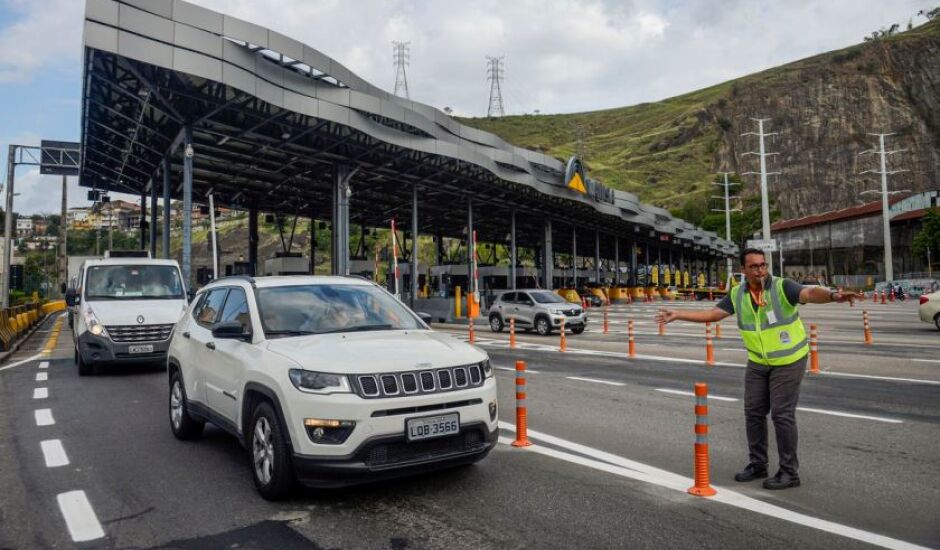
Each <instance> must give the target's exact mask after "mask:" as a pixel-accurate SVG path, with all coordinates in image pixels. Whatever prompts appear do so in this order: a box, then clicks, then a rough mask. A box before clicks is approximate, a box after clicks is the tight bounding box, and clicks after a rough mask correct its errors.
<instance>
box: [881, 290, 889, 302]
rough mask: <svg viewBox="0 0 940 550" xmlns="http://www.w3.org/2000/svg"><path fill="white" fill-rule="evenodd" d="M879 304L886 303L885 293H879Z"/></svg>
mask: <svg viewBox="0 0 940 550" xmlns="http://www.w3.org/2000/svg"><path fill="white" fill-rule="evenodd" d="M881 303H882V304H886V303H888V302H886V301H885V291H883V290H882V291H881Z"/></svg>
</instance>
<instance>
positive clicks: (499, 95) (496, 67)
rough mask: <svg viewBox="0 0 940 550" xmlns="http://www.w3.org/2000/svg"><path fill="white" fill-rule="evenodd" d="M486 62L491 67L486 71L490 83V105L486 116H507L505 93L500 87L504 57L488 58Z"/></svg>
mask: <svg viewBox="0 0 940 550" xmlns="http://www.w3.org/2000/svg"><path fill="white" fill-rule="evenodd" d="M486 62H487V64H488V65H489V67H487V69H486V79H487V80H488V81H489V82H490V105H489V107H487V109H486V116H487V117H493V116H505V114H506V112H505V110H504V109H503V92H502V89H501V87H500V83H501V82H502V80H503V56H499V57H490V56H487V57H486Z"/></svg>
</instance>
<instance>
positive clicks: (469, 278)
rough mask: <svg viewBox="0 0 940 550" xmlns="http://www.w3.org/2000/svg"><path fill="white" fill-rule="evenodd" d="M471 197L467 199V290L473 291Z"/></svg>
mask: <svg viewBox="0 0 940 550" xmlns="http://www.w3.org/2000/svg"><path fill="white" fill-rule="evenodd" d="M474 244H475V243H474V242H473V198H469V199H467V292H473V245H474Z"/></svg>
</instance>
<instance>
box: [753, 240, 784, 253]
mask: <svg viewBox="0 0 940 550" xmlns="http://www.w3.org/2000/svg"><path fill="white" fill-rule="evenodd" d="M747 247H748V248H756V249H758V250H763V251H764V252H776V251H777V239H750V240H748V241H747Z"/></svg>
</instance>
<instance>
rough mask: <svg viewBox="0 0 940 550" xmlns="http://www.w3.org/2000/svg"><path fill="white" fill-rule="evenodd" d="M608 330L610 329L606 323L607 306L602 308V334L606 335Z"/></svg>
mask: <svg viewBox="0 0 940 550" xmlns="http://www.w3.org/2000/svg"><path fill="white" fill-rule="evenodd" d="M609 328H610V327H609V325H608V323H607V306H604V334H607V331H608V330H609Z"/></svg>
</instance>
